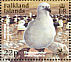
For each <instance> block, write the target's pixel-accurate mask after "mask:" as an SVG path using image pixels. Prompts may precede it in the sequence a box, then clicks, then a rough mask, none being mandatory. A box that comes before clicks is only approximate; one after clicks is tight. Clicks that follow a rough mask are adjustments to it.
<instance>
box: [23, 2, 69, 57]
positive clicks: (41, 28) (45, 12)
mask: <svg viewBox="0 0 71 62" xmlns="http://www.w3.org/2000/svg"><path fill="white" fill-rule="evenodd" d="M50 13H51V8H50V5H49V4H48V3H46V2H42V3H40V4H39V5H38V8H37V17H36V19H35V20H33V21H30V22H29V24H28V27H27V29H26V30H25V33H24V40H25V42H26V44H27V45H28V46H29V47H30V48H35V49H37V50H40V49H42V50H43V48H48V49H49V50H51V51H53V52H54V53H58V54H61V53H62V54H63V55H64V54H66V55H67V54H68V49H67V46H66V45H65V44H61V43H58V42H55V41H54V38H55V35H56V31H55V27H54V24H53V20H52V18H51V16H50ZM63 51H64V52H63ZM63 55H62V56H63ZM60 57H61V56H60Z"/></svg>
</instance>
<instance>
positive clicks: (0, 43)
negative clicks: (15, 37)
mask: <svg viewBox="0 0 71 62" xmlns="http://www.w3.org/2000/svg"><path fill="white" fill-rule="evenodd" d="M1 30H2V29H1V1H0V60H1V39H2V38H1V36H2V35H1Z"/></svg>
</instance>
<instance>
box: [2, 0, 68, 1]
mask: <svg viewBox="0 0 71 62" xmlns="http://www.w3.org/2000/svg"><path fill="white" fill-rule="evenodd" d="M2 1H69V0H2Z"/></svg>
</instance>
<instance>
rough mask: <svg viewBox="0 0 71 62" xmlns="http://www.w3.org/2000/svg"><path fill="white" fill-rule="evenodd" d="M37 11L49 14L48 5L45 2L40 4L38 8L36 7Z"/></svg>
mask: <svg viewBox="0 0 71 62" xmlns="http://www.w3.org/2000/svg"><path fill="white" fill-rule="evenodd" d="M38 11H47V12H51V10H50V5H49V4H48V3H46V2H43V3H40V4H39V6H38Z"/></svg>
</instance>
